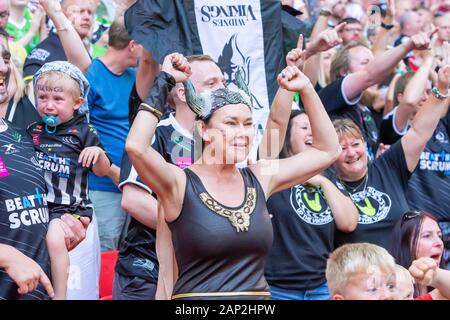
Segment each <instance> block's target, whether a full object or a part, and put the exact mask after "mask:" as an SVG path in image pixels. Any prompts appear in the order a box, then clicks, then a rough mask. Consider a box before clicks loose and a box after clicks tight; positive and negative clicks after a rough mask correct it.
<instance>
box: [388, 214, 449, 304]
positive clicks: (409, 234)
mask: <svg viewBox="0 0 450 320" xmlns="http://www.w3.org/2000/svg"><path fill="white" fill-rule="evenodd" d="M443 252H444V243H443V241H442V231H441V229H440V227H439V224H438V222H437V220H436V218H435V217H433V216H432V215H431V214H429V213H426V212H423V211H408V212H406V213H405V214H404V215H403V217H402V218H401V220H400V221H398V222H397V224H396V226H395V229H394V233H393V239H392V248H391V254H392V256H393V257H394V258H395V260H396V262H397V263H398V264H399V265H401V266H403V267H405V268H409V267H410V266H411V265H412V263H413V261H415V260H417V259H419V258H423V257H426V258H431V259H432V260H434V262H435V263H436V265H437V266H440V267H443V260H442V255H443ZM427 291H428V290H427V288H426V287H422V286H416V294H417V295H423V294H425V293H427Z"/></svg>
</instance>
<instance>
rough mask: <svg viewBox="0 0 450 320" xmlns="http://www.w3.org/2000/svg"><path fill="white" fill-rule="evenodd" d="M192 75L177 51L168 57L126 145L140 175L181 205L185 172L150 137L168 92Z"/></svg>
mask: <svg viewBox="0 0 450 320" xmlns="http://www.w3.org/2000/svg"><path fill="white" fill-rule="evenodd" d="M174 66H175V67H174ZM176 68H178V69H176ZM179 70H182V71H179ZM168 72H169V73H170V74H169V73H168ZM190 74H191V72H190V67H189V64H188V63H187V61H186V58H184V57H182V55H180V54H178V53H174V54H170V55H168V56H167V57H166V58H165V60H164V64H163V68H162V72H161V73H160V74H159V75H158V77H157V78H156V79H155V82H154V84H153V87H152V88H151V89H150V92H149V94H148V96H147V98H146V99H145V101H144V103H142V104H141V106H140V107H139V109H138V114H137V115H136V118H135V120H134V122H133V125H132V126H131V130H130V133H129V134H128V138H127V141H126V145H125V148H126V151H127V153H128V156H129V157H130V160H131V163H132V164H133V166H134V168H135V169H136V171H137V173H138V175H139V176H140V177H141V179H142V180H143V182H144V183H145V184H146V185H147V186H149V187H150V188H151V189H152V190H153V191H154V192H155V193H156V194H157V195H158V199H159V200H160V201H162V202H165V201H171V200H173V201H176V202H177V204H178V202H179V204H181V199H179V198H177V197H178V194H179V191H180V188H181V187H180V185H179V184H178V181H179V179H181V181H182V180H183V178H184V173H183V171H182V170H181V169H179V168H177V167H176V166H174V165H171V164H169V163H167V162H166V161H165V160H164V158H163V157H162V156H161V155H160V154H159V153H158V152H157V151H156V150H154V149H153V148H151V147H150V145H151V140H152V137H153V135H154V134H155V130H156V125H157V124H158V121H159V118H160V117H161V116H162V114H163V113H164V108H165V104H166V99H167V96H168V94H169V91H170V90H171V89H172V88H173V87H174V86H175V81H180V82H181V81H184V80H186V79H187V78H188V76H189V75H190ZM180 177H181V178H180Z"/></svg>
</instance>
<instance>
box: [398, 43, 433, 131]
mask: <svg viewBox="0 0 450 320" xmlns="http://www.w3.org/2000/svg"><path fill="white" fill-rule="evenodd" d="M432 66H433V54H431V53H429V51H427V54H426V55H425V57H424V61H423V63H422V65H421V66H420V68H419V70H418V71H417V72H416V73H415V74H414V76H413V77H412V78H411V80H410V81H409V83H408V85H407V86H406V88H405V91H404V92H403V99H402V101H401V102H400V103H399V106H398V109H397V111H396V114H395V127H396V128H397V130H398V131H403V130H404V129H405V128H406V126H407V124H408V121H409V119H410V118H411V116H412V115H413V113H414V110H415V109H416V106H417V104H418V103H419V101H420V99H421V98H422V96H423V93H424V91H425V89H426V86H427V82H428V77H429V74H430V70H431V67H432Z"/></svg>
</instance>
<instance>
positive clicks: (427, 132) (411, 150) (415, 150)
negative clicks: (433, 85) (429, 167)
mask: <svg viewBox="0 0 450 320" xmlns="http://www.w3.org/2000/svg"><path fill="white" fill-rule="evenodd" d="M449 62H450V61H449ZM438 77H439V78H438V86H437V88H438V90H439V92H441V93H442V94H444V95H446V94H448V90H449V84H450V65H446V66H445V67H442V68H441V69H440V70H439V73H438ZM449 101H450V98H445V99H442V98H437V97H436V96H435V95H434V94H431V95H430V96H429V98H428V100H427V101H426V102H425V104H424V105H423V106H422V107H421V108H420V109H419V112H418V113H417V114H416V116H415V117H414V120H413V123H412V127H411V128H410V129H409V130H408V132H407V133H406V135H405V136H404V137H403V138H402V139H401V142H402V146H403V151H404V153H405V158H406V163H407V165H408V170H409V171H410V172H413V171H414V169H415V167H416V165H417V162H418V161H419V157H420V154H421V153H422V151H423V149H424V148H425V145H426V144H427V142H428V140H430V138H431V136H432V134H433V132H434V130H435V129H436V126H437V124H438V122H439V120H440V118H441V117H442V116H443V115H444V114H445V113H446V110H448V104H449Z"/></svg>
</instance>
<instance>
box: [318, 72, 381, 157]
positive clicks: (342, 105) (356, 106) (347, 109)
mask: <svg viewBox="0 0 450 320" xmlns="http://www.w3.org/2000/svg"><path fill="white" fill-rule="evenodd" d="M346 79H347V77H343V78H339V79H337V80H335V81H334V82H332V83H330V84H329V85H328V86H326V87H325V88H323V89H322V90H321V91H320V92H319V97H320V99H321V100H322V103H323V105H324V107H325V110H326V111H327V112H328V114H329V115H330V117H331V118H332V119H333V120H334V119H338V118H349V119H351V120H353V121H354V122H355V123H356V124H357V125H358V126H359V128H360V129H361V131H362V134H363V136H364V140H365V141H366V145H367V153H368V155H369V159H370V160H373V159H374V158H375V154H376V152H377V149H378V144H379V129H378V127H377V123H376V121H375V116H374V114H373V111H372V110H371V109H370V108H368V107H366V106H363V105H361V104H360V103H359V100H360V97H358V98H356V99H354V100H353V101H350V100H349V99H347V97H346V96H345V94H344V89H343V88H344V82H345V81H346Z"/></svg>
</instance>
